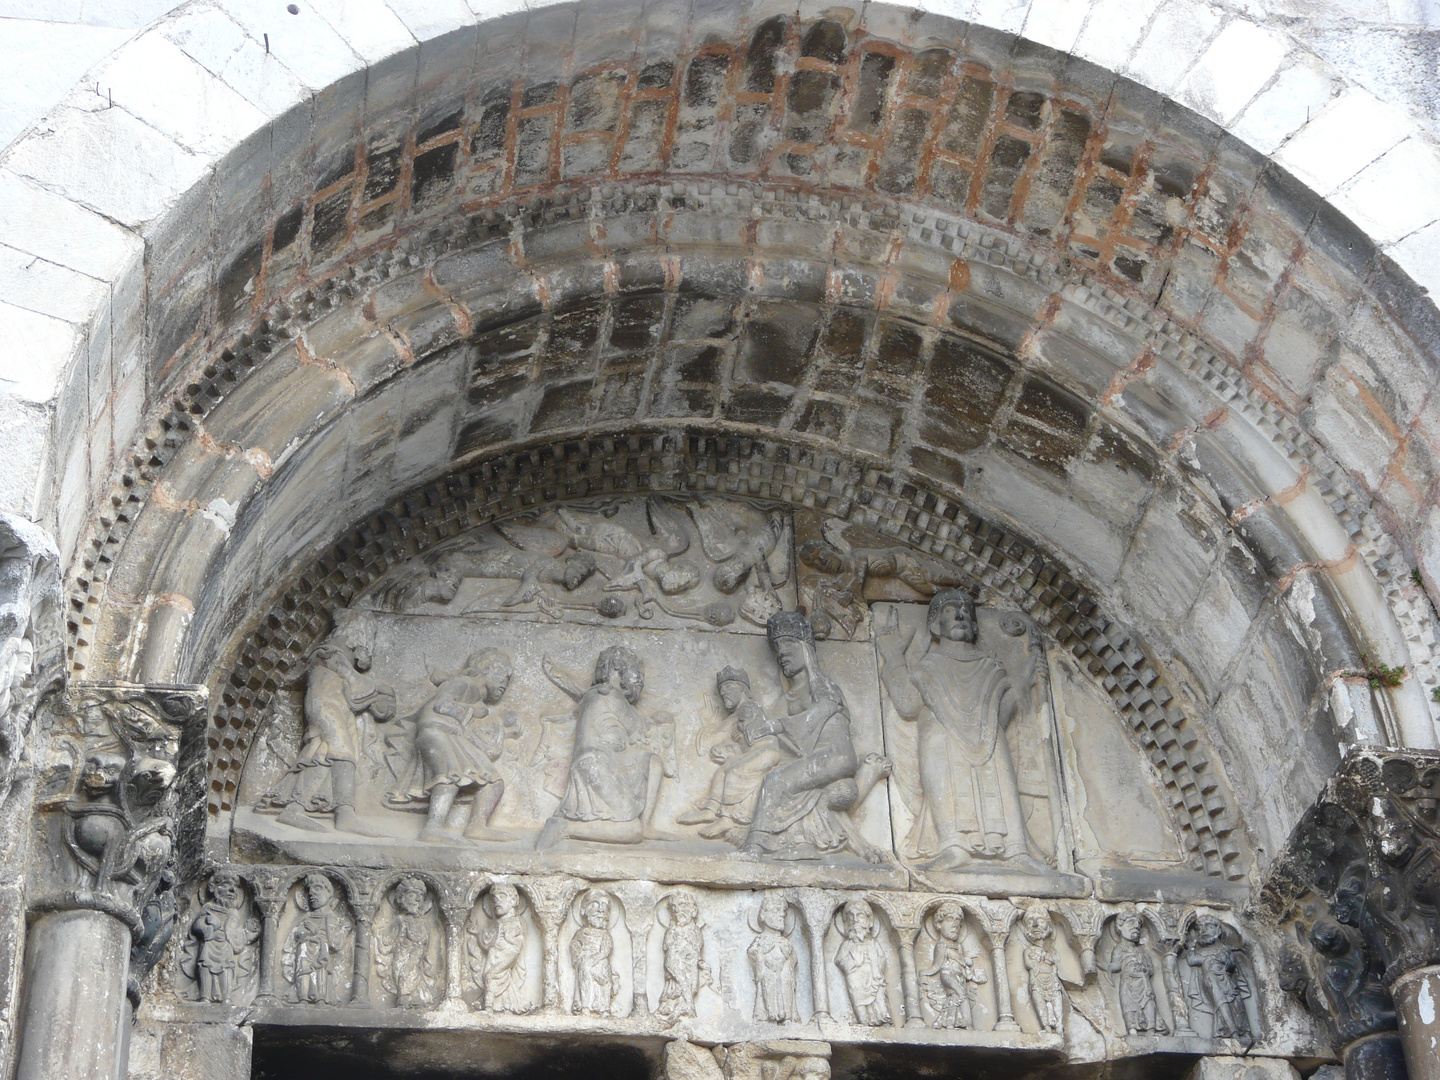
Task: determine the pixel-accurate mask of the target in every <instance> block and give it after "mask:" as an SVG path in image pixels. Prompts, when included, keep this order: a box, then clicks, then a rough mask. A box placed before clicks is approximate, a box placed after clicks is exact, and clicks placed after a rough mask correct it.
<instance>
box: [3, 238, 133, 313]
mask: <svg viewBox="0 0 1440 1080" xmlns="http://www.w3.org/2000/svg"><path fill="white" fill-rule="evenodd" d="M109 293H110V285H109V283H108V282H105V281H101V280H100V279H98V278H93V277H90V276H88V275H86V274H82V273H80V272H79V271H77V270H71V269H70V268H69V267H68V266H61V265H60V264H59V263H53V262H50V261H49V260H48V259H42V258H40V256H38V255H32V254H30V253H29V252H28V251H21V250H19V249H18V248H13V247H10V246H8V245H6V244H3V243H0V296H3V297H4V298H5V300H6V302H7V303H10V304H13V305H15V306H16V307H20V308H24V309H25V310H27V311H34V312H38V313H39V314H41V315H48V316H50V317H51V318H52V319H63V320H65V321H66V322H69V323H75V324H77V325H82V326H83V325H84V324H86V323H87V322H89V320H90V317H91V315H92V314H93V313H94V312H96V311H98V310H100V309H101V306H102V305H103V304H104V303H105V301H106V299H107V298H108V296H109Z"/></svg>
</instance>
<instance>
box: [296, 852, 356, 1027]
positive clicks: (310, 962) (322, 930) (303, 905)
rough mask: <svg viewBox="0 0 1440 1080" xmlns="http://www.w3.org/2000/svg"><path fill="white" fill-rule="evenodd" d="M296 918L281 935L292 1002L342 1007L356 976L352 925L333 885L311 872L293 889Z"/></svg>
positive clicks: (325, 878) (325, 875) (332, 880)
mask: <svg viewBox="0 0 1440 1080" xmlns="http://www.w3.org/2000/svg"><path fill="white" fill-rule="evenodd" d="M291 902H292V904H293V905H294V907H295V910H296V912H297V913H298V917H296V918H294V919H293V920H292V922H291V925H290V927H289V929H288V931H287V932H286V934H285V947H284V949H283V951H282V952H281V964H282V971H283V973H284V976H285V981H286V982H287V983H289V984H290V1000H291V1001H294V1002H299V1003H301V1004H307V1005H343V1004H344V1003H345V1002H346V1001H347V1000H348V999H349V994H350V986H351V981H352V977H353V973H354V960H353V957H354V951H355V921H354V919H353V918H352V917H351V915H350V913H349V912H348V911H346V910H345V903H344V901H343V900H342V899H341V898H340V896H339V894H338V893H337V890H336V886H335V881H334V879H333V878H331V877H330V876H329V875H327V874H322V873H310V874H306V875H305V876H304V877H303V878H301V879H300V880H299V881H298V882H296V883H295V885H294V886H293V887H292V889H291Z"/></svg>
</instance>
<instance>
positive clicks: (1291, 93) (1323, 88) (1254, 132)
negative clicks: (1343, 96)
mask: <svg viewBox="0 0 1440 1080" xmlns="http://www.w3.org/2000/svg"><path fill="white" fill-rule="evenodd" d="M1338 89H1339V83H1338V82H1337V81H1336V80H1335V78H1334V77H1333V75H1332V73H1331V72H1329V71H1328V70H1327V69H1325V68H1323V67H1322V65H1321V64H1320V63H1319V62H1318V61H1316V60H1314V59H1313V58H1311V57H1305V56H1300V57H1297V58H1295V61H1294V62H1293V63H1292V64H1291V65H1290V66H1289V67H1287V68H1285V69H1284V70H1283V71H1281V72H1280V74H1279V75H1278V76H1276V77H1275V81H1274V82H1273V83H1271V84H1270V85H1269V86H1267V87H1266V88H1265V89H1264V90H1263V91H1261V93H1260V94H1259V96H1258V97H1256V98H1255V99H1254V100H1253V101H1251V102H1250V104H1249V105H1248V106H1246V108H1245V111H1244V112H1242V113H1241V114H1240V115H1239V116H1237V117H1235V119H1234V120H1233V121H1231V122H1230V123H1228V124H1227V125H1226V126H1227V127H1229V129H1230V130H1231V132H1233V133H1234V134H1235V135H1236V136H1237V137H1238V138H1241V139H1243V140H1245V141H1246V142H1247V143H1249V144H1250V145H1251V146H1253V147H1254V148H1255V149H1256V150H1259V151H1260V152H1261V153H1262V154H1271V153H1274V152H1275V148H1276V147H1278V146H1279V145H1280V144H1281V143H1283V142H1284V141H1285V140H1286V139H1288V138H1289V137H1290V136H1291V135H1293V134H1295V132H1297V131H1299V130H1300V129H1301V128H1302V127H1304V126H1305V125H1306V124H1308V123H1309V122H1310V120H1311V118H1312V117H1315V116H1319V115H1320V113H1321V112H1322V111H1323V110H1324V108H1325V106H1326V105H1327V104H1328V103H1329V101H1330V99H1331V98H1332V97H1334V96H1335V93H1336V91H1337V90H1338Z"/></svg>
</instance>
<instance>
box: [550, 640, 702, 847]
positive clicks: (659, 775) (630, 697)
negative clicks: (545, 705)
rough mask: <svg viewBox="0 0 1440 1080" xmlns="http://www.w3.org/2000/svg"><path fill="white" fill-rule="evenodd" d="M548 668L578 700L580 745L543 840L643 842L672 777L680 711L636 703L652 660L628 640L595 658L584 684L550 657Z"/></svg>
mask: <svg viewBox="0 0 1440 1080" xmlns="http://www.w3.org/2000/svg"><path fill="white" fill-rule="evenodd" d="M545 674H546V676H547V677H548V678H549V679H550V681H551V682H553V683H554V684H555V685H556V686H558V687H559V688H560V689H561V690H563V691H565V693H566V694H567V695H568V696H569V697H570V698H571V699H573V700H574V702H575V748H574V752H573V756H572V758H571V761H570V770H569V780H568V782H567V784H566V788H565V795H564V797H563V798H562V799H561V801H560V806H559V808H558V809H557V810H556V811H555V813H554V815H553V816H552V817H551V818H550V820H549V821H548V822H546V824H545V828H544V830H543V831H542V832H541V834H540V839H539V840H538V841H537V844H536V846H537V847H541V848H545V847H549V846H550V845H551V844H554V843H555V842H557V841H558V840H561V839H565V838H570V839H575V840H598V841H602V842H605V843H615V844H634V843H639V842H640V841H641V840H643V839H644V838H645V836H646V833H647V831H649V830H650V829H651V825H652V822H653V820H654V817H655V808H656V805H657V802H658V799H659V796H660V783H661V781H662V779H663V778H664V777H666V776H671V777H673V776H674V775H675V773H676V765H675V737H674V731H673V728H674V718H673V717H672V716H668V715H661V716H655V717H651V716H647V715H646V714H644V713H642V712H640V710H639V709H637V708H636V707H635V706H636V705H637V704H638V703H639V701H640V695H641V694H642V693H643V692H644V690H645V665H644V663H643V662H642V661H641V659H640V657H639V656H638V655H636V653H635V652H634V651H633V650H632V649H630V648H628V647H627V646H624V645H611V646H609V647H608V648H606V649H604V650H603V651H602V652H601V653H600V656H599V657H598V658H597V659H596V661H595V673H594V676H593V677H592V678H591V680H590V685H589V687H588V688H585V689H582V688H581V685H580V684H579V683H576V682H573V681H572V680H571V679H569V678H568V677H567V676H565V675H563V674H562V673H561V672H559V671H558V670H557V669H556V668H555V666H554V664H553V663H552V662H550V661H549V660H548V658H547V661H546V663H545Z"/></svg>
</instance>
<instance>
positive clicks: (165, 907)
mask: <svg viewBox="0 0 1440 1080" xmlns="http://www.w3.org/2000/svg"><path fill="white" fill-rule="evenodd" d="M208 702H209V694H208V692H207V691H206V689H205V688H204V687H203V686H159V685H152V686H140V685H134V684H127V683H98V682H97V683H73V684H71V686H70V687H69V689H68V690H67V691H66V693H65V695H64V697H63V699H62V701H61V702H60V704H59V708H58V709H57V710H56V719H55V730H54V732H53V734H52V738H51V745H50V763H49V765H48V767H47V768H46V770H45V773H44V775H43V777H42V781H41V786H40V791H39V793H38V798H37V810H38V811H39V812H40V817H39V827H40V828H41V829H42V830H43V831H44V833H45V835H46V838H47V839H48V841H49V844H50V846H51V849H52V851H54V853H55V857H54V858H53V859H52V860H51V865H52V868H53V871H54V873H53V877H52V880H51V881H49V882H45V883H44V885H43V886H42V891H41V894H40V895H41V898H40V899H39V900H38V901H37V902H36V904H35V907H36V908H37V909H40V910H63V909H71V908H90V909H94V910H97V911H103V912H106V913H107V914H110V915H113V916H114V917H116V918H117V919H120V920H121V921H122V922H124V923H126V925H128V926H129V927H130V930H131V933H132V935H133V936H134V940H135V945H136V947H137V948H139V949H141V950H143V951H147V952H148V951H149V949H150V946H151V945H153V944H154V943H155V942H156V941H159V940H160V938H159V937H158V935H166V936H168V934H169V932H170V929H171V925H170V924H171V921H172V920H173V911H174V905H173V902H167V899H166V898H167V896H168V894H169V891H170V890H171V889H172V888H173V887H174V885H175V884H176V882H177V880H180V879H181V878H186V879H188V878H190V877H193V876H194V873H193V869H194V868H193V867H191V865H190V864H191V863H192V862H197V861H198V855H199V852H198V847H199V845H198V844H182V842H181V837H182V835H190V834H198V831H199V830H200V829H201V828H203V821H202V820H201V819H200V815H201V814H203V802H202V800H203V797H204V793H203V791H201V790H200V785H201V783H202V782H203V775H204V756H205V755H204V746H203V743H202V741H201V736H202V734H203V731H204V724H205V718H206V714H207V706H208ZM191 848H195V849H197V850H193V851H192V850H190V849H191ZM182 849H183V850H182ZM165 912H169V913H170V916H169V918H166V917H165Z"/></svg>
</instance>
